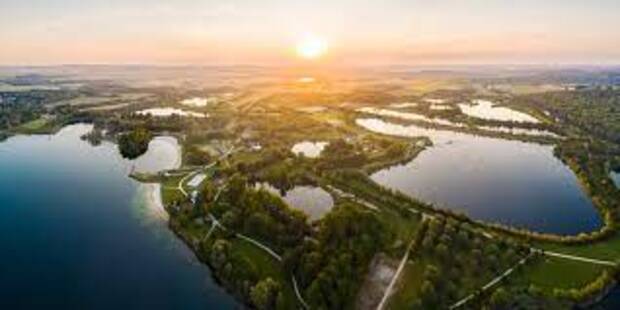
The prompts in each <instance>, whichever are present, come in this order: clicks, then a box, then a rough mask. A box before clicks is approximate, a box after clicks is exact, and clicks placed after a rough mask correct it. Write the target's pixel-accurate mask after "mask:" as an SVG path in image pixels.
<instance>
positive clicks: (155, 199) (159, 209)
mask: <svg viewBox="0 0 620 310" xmlns="http://www.w3.org/2000/svg"><path fill="white" fill-rule="evenodd" d="M157 138H159V139H158V141H162V142H164V143H166V144H169V145H171V146H174V149H175V151H176V152H175V156H174V158H172V159H171V161H170V163H171V168H169V169H179V168H181V166H182V164H183V149H182V147H181V145H180V144H179V143H178V139H177V138H176V137H172V136H158V137H155V138H154V139H157ZM171 140H174V142H175V143H172V141H171ZM163 170H168V169H163ZM160 171H161V170H160ZM161 186H162V185H161V183H159V182H158V183H142V182H140V187H141V190H142V191H143V192H142V193H141V195H143V197H142V199H143V201H144V203H145V204H146V208H147V209H148V210H149V211H151V212H152V213H153V215H155V216H157V217H158V218H160V219H162V220H163V221H165V222H168V221H169V220H170V215H169V214H168V212H167V211H166V208H165V206H164V203H163V197H162V192H161Z"/></svg>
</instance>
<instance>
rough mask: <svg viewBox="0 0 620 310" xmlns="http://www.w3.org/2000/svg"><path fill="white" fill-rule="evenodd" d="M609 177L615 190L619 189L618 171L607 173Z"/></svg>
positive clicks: (619, 176)
mask: <svg viewBox="0 0 620 310" xmlns="http://www.w3.org/2000/svg"><path fill="white" fill-rule="evenodd" d="M609 177H611V179H612V180H613V181H614V184H615V185H616V188H618V189H620V171H612V172H610V173H609Z"/></svg>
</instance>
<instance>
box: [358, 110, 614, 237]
mask: <svg viewBox="0 0 620 310" xmlns="http://www.w3.org/2000/svg"><path fill="white" fill-rule="evenodd" d="M357 124H358V125H360V126H362V127H364V128H366V129H368V130H371V131H374V132H378V133H383V134H389V135H397V136H404V137H418V136H427V137H429V138H430V139H431V140H432V141H433V143H434V146H433V147H430V148H429V149H427V150H425V151H424V152H422V153H421V154H420V155H418V157H417V158H416V159H414V160H413V161H411V162H409V163H407V164H404V165H397V166H393V167H390V168H387V169H383V170H381V171H378V172H376V173H374V174H373V175H372V179H373V180H375V181H376V182H378V183H379V184H382V185H384V186H386V187H388V188H392V189H396V190H399V191H401V192H403V193H405V194H408V195H410V196H412V197H415V198H418V199H420V200H423V201H426V202H430V203H433V204H435V205H436V206H438V207H442V208H448V209H452V210H455V211H458V212H463V213H465V214H467V215H469V216H471V217H473V218H475V219H479V220H484V221H489V222H499V223H503V224H507V225H512V226H515V227H521V228H527V229H531V230H535V231H539V232H546V233H555V234H571V235H572V234H578V233H580V232H587V231H592V230H596V229H597V228H599V227H600V226H601V224H602V222H601V219H600V217H599V215H598V212H597V211H596V209H595V208H594V207H593V205H592V203H591V201H590V199H589V198H588V196H587V195H586V194H585V193H584V191H583V190H582V189H581V188H580V186H579V182H578V180H577V178H576V176H575V175H574V173H573V172H572V171H571V170H570V169H569V168H568V167H567V166H565V165H564V164H563V163H562V162H561V161H560V160H559V159H557V158H556V157H554V155H553V147H552V146H549V145H539V144H533V143H524V142H519V141H508V140H501V139H495V138H486V137H478V136H474V135H469V134H464V133H457V132H452V131H442V130H432V129H425V128H420V127H417V126H403V125H397V124H392V123H388V122H385V121H382V120H379V119H358V120H357Z"/></svg>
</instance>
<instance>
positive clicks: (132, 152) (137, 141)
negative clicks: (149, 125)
mask: <svg viewBox="0 0 620 310" xmlns="http://www.w3.org/2000/svg"><path fill="white" fill-rule="evenodd" d="M151 139H153V135H152V134H151V132H150V131H148V130H147V129H145V128H142V127H138V128H136V129H134V130H132V131H130V132H128V133H126V134H123V135H121V136H120V138H119V139H118V148H119V150H120V152H121V155H122V156H123V157H124V158H128V159H135V158H137V157H139V156H140V155H142V154H144V153H146V151H147V150H148V149H149V142H151Z"/></svg>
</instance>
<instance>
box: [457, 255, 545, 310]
mask: <svg viewBox="0 0 620 310" xmlns="http://www.w3.org/2000/svg"><path fill="white" fill-rule="evenodd" d="M532 255H534V253H533V252H530V254H528V255H527V256H526V257H524V258H522V259H521V260H520V261H519V262H517V263H516V264H515V265H514V266H512V267H510V268H508V270H506V271H504V273H502V274H501V275H499V276H497V277H495V278H494V279H493V280H491V281H489V283H487V284H485V285H484V286H483V287H482V289H480V292H474V293H471V294H469V295H467V296H465V298H463V299H461V300H459V301H457V302H456V303H454V304H453V305H452V306H450V309H456V308H459V307H461V306H463V305H464V304H466V303H467V302H469V301H470V300H472V299H473V298H474V296H476V295H477V294H478V293H481V292H484V291H486V290H488V289H490V288H492V287H493V286H495V285H496V284H497V283H499V282H500V281H502V280H503V279H504V278H506V277H508V276H509V275H510V274H511V273H512V272H513V271H514V270H515V269H516V268H517V267H519V266H521V265H523V264H525V262H526V261H527V260H528V259H529V258H530V257H532Z"/></svg>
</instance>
